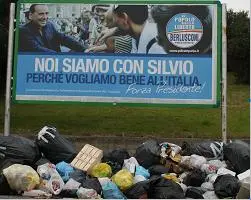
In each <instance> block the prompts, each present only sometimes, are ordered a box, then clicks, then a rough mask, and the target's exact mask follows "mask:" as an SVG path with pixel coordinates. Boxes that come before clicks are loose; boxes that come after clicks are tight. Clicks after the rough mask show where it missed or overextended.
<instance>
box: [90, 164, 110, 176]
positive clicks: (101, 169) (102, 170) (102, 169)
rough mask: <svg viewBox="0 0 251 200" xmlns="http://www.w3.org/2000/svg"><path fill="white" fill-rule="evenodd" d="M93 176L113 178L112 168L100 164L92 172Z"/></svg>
mask: <svg viewBox="0 0 251 200" xmlns="http://www.w3.org/2000/svg"><path fill="white" fill-rule="evenodd" d="M91 175H92V176H94V177H97V178H103V177H111V175H112V168H111V167H110V165H108V164H106V163H99V164H96V165H94V167H93V168H92V170H91Z"/></svg>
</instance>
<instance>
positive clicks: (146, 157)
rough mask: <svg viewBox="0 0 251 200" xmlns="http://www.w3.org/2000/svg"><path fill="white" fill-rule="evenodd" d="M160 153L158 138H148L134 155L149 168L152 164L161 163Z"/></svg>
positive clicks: (141, 163)
mask: <svg viewBox="0 0 251 200" xmlns="http://www.w3.org/2000/svg"><path fill="white" fill-rule="evenodd" d="M160 153H161V150H160V145H159V144H158V142H157V141H156V140H148V141H146V142H144V143H143V144H141V145H140V146H139V147H138V148H137V149H136V153H135V155H134V157H135V158H136V159H137V161H138V163H139V164H140V165H141V166H143V167H144V168H146V169H148V168H149V167H150V166H152V165H155V164H160Z"/></svg>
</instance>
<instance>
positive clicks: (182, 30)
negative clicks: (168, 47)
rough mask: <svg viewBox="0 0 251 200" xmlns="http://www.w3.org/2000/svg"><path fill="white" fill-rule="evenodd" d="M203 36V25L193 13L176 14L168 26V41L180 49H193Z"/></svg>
mask: <svg viewBox="0 0 251 200" xmlns="http://www.w3.org/2000/svg"><path fill="white" fill-rule="evenodd" d="M202 35H203V26H202V23H201V21H200V20H199V19H198V18H197V17H196V16H195V15H193V14H191V13H179V14H176V15H174V16H173V17H172V18H171V19H170V20H169V21H168V23H167V24H166V36H167V39H168V40H169V42H171V43H172V44H173V45H174V46H176V47H179V48H189V47H193V46H194V45H196V44H197V43H198V42H199V41H200V40H201V38H202Z"/></svg>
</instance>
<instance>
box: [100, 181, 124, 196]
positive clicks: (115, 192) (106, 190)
mask: <svg viewBox="0 0 251 200" xmlns="http://www.w3.org/2000/svg"><path fill="white" fill-rule="evenodd" d="M102 190H103V196H104V198H105V199H126V197H125V196H124V195H123V193H122V192H121V191H120V190H119V188H118V186H117V185H116V184H115V183H113V182H111V181H109V182H108V183H107V184H105V185H104V186H102Z"/></svg>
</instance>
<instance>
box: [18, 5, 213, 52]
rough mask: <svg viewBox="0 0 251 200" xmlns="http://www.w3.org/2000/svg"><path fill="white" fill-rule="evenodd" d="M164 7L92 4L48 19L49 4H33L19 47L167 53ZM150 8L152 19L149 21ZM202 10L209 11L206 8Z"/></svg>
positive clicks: (56, 50)
mask: <svg viewBox="0 0 251 200" xmlns="http://www.w3.org/2000/svg"><path fill="white" fill-rule="evenodd" d="M159 7H160V8H161V9H159ZM164 7H165V6H163V5H162V6H154V7H151V9H149V6H147V5H117V6H110V5H93V6H92V8H91V10H84V11H82V13H81V16H79V17H78V18H73V19H71V20H69V19H66V18H64V19H61V18H54V19H50V20H49V17H48V16H49V12H48V6H47V5H45V4H33V5H31V7H30V9H29V12H28V13H27V15H26V16H27V22H26V23H25V24H24V25H22V26H21V27H20V40H19V42H20V43H19V50H20V51H29V52H41V51H45V52H51V51H52V52H60V51H81V52H108V53H142V54H148V53H149V54H166V53H167V52H168V48H169V46H167V45H166V44H167V39H166V36H165V34H163V33H162V32H163V30H165V27H163V26H162V24H163V19H165V17H164V18H163V15H166V16H167V15H170V13H172V12H171V10H170V9H168V13H165V12H163V8H164ZM184 9H186V8H184ZM192 9H194V8H192ZM149 10H151V11H152V16H153V19H154V20H155V21H153V20H149V19H151V17H150V16H149V15H150V14H151V12H150V11H149ZM204 10H205V12H206V13H208V11H207V8H206V7H205V8H204ZM164 11H165V10H164ZM163 13H164V14H163ZM174 14H175V13H174ZM166 19H167V18H166ZM207 19H208V18H207ZM166 23H167V22H165V23H164V24H166ZM210 23H212V21H211V22H210ZM162 29H163V30H162ZM161 37H165V38H163V39H162V38H161ZM162 41H164V43H162ZM210 42H211V41H210V40H209V45H210ZM209 45H207V46H209Z"/></svg>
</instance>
